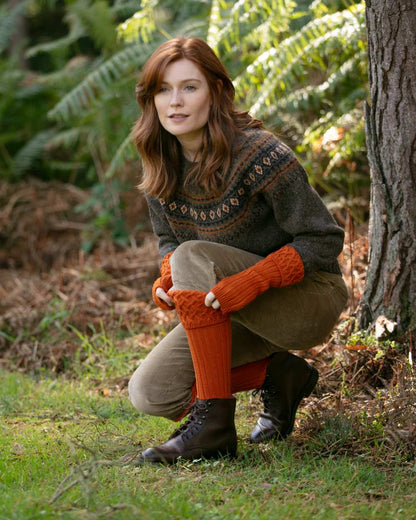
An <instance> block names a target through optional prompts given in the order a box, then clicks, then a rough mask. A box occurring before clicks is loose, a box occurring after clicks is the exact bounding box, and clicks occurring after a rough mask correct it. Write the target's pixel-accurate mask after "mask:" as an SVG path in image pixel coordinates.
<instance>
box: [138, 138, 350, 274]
mask: <svg viewBox="0 0 416 520" xmlns="http://www.w3.org/2000/svg"><path fill="white" fill-rule="evenodd" d="M233 150H234V153H233V161H232V165H231V168H230V170H229V172H228V174H227V176H226V179H225V189H224V190H223V192H222V193H221V194H219V195H213V194H210V193H207V192H206V191H204V190H203V189H201V188H199V187H197V186H194V185H192V184H190V183H188V184H186V186H183V184H182V186H181V188H180V189H178V190H177V192H176V193H175V196H174V197H173V198H171V199H169V200H165V199H163V198H160V199H158V198H152V197H148V196H147V201H148V204H149V211H150V217H151V221H152V224H153V229H154V232H155V233H156V235H157V236H158V237H159V250H160V254H161V256H165V255H166V254H167V253H169V252H170V251H173V250H174V249H175V248H176V247H177V246H178V245H179V244H180V243H182V242H185V241H187V240H208V241H212V242H218V243H221V244H226V245H230V246H234V247H237V248H240V249H243V250H246V251H250V252H252V253H255V254H258V255H261V256H267V255H268V254H269V253H271V252H273V251H276V250H278V249H280V248H281V247H283V246H284V245H291V246H292V247H294V248H295V249H296V250H297V252H298V253H299V255H300V256H301V258H302V261H303V263H304V267H305V272H310V271H313V270H316V269H321V270H325V271H328V272H333V273H339V272H340V270H339V266H338V262H337V256H338V255H339V253H340V252H341V250H342V244H343V236H344V235H343V231H342V229H341V228H340V227H339V226H337V224H336V223H335V221H334V219H333V218H332V216H331V215H330V213H329V212H328V210H327V208H326V207H325V205H324V204H323V202H322V200H321V199H320V197H319V196H318V195H317V193H316V192H315V190H314V189H313V188H312V187H311V186H310V184H309V182H308V178H307V175H306V173H305V171H304V169H303V168H302V166H301V165H300V163H299V161H298V160H297V158H296V157H295V155H294V154H293V152H292V151H291V150H290V149H289V148H288V147H287V146H286V145H284V144H283V143H282V142H281V141H279V140H278V139H277V138H276V137H275V136H274V135H273V134H271V133H270V132H267V131H266V130H259V129H254V130H246V131H245V132H243V133H242V135H239V136H238V137H237V138H236V140H235V142H234V144H233ZM188 169H189V163H188V164H185V165H184V170H183V172H182V178H185V176H186V173H187V170H188Z"/></svg>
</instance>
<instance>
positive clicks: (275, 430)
mask: <svg viewBox="0 0 416 520" xmlns="http://www.w3.org/2000/svg"><path fill="white" fill-rule="evenodd" d="M283 438H284V437H283V436H282V434H281V433H280V428H279V426H278V425H276V424H274V423H273V421H272V420H270V419H267V418H266V417H260V418H259V419H258V420H257V424H256V426H255V427H254V428H253V430H252V432H251V434H250V442H252V443H255V444H257V443H260V442H267V441H270V440H272V439H279V440H283Z"/></svg>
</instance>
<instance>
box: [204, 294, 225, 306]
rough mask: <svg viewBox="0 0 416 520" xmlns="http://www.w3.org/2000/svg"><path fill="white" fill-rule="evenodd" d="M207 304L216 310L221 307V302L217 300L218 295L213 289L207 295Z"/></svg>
mask: <svg viewBox="0 0 416 520" xmlns="http://www.w3.org/2000/svg"><path fill="white" fill-rule="evenodd" d="M205 305H206V306H207V307H212V308H213V309H216V310H218V309H220V307H221V305H220V302H219V301H218V300H217V297H216V296H215V294H214V293H213V292H211V291H210V292H209V293H208V294H207V295H206V296H205Z"/></svg>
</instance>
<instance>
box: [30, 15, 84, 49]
mask: <svg viewBox="0 0 416 520" xmlns="http://www.w3.org/2000/svg"><path fill="white" fill-rule="evenodd" d="M82 36H85V29H84V27H83V25H82V24H81V23H80V21H79V20H78V19H77V18H73V19H72V21H71V23H70V30H69V33H68V34H67V35H66V36H63V37H62V38H58V39H57V40H53V41H51V42H46V43H40V44H38V45H34V46H33V47H30V48H29V49H27V51H26V57H27V58H33V57H34V56H36V55H38V54H40V53H41V52H45V53H49V54H51V53H53V52H55V51H59V50H61V49H65V48H68V47H69V46H70V45H72V44H73V43H74V42H76V41H77V40H78V39H79V38H81V37H82Z"/></svg>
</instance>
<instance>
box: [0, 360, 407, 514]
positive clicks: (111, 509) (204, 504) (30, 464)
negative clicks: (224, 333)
mask: <svg viewBox="0 0 416 520" xmlns="http://www.w3.org/2000/svg"><path fill="white" fill-rule="evenodd" d="M86 370H87V375H89V372H88V371H89V370H90V367H87V369H86ZM100 370H101V369H100ZM80 371H81V368H80V365H78V374H77V378H76V379H72V380H70V379H67V378H65V377H57V376H55V375H51V374H49V373H47V372H45V373H42V374H40V375H39V374H38V375H37V376H33V375H32V376H31V375H29V374H21V373H18V372H5V371H3V372H0V377H1V381H2V384H1V385H0V411H1V417H2V418H1V423H0V424H1V426H0V428H1V430H0V432H1V436H0V453H1V454H2V455H1V457H0V519H1V520H3V519H5V520H6V519H7V520H26V519H51V520H52V519H53V520H55V519H71V520H72V519H73V520H75V519H76V520H81V519H82V520H84V519H85V520H89V519H120V520H130V519H137V518H140V519H143V520H159V519H160V520H162V519H163V520H165V519H169V520H170V519H178V520H180V519H188V518H189V519H204V520H205V519H206V520H220V519H227V520H228V519H239V520H240V519H241V520H243V519H244V520H251V519H253V520H254V519H256V520H263V519H264V520H266V519H270V518H272V519H273V518H277V519H280V518H282V519H283V518H284V519H296V520H303V519H305V520H309V519H311V518H313V519H322V520H330V519H331V520H332V519H334V520H339V519H345V520H346V519H357V520H358V519H359V520H363V519H380V520H387V519H406V520H411V519H416V465H415V461H414V460H413V461H412V460H409V459H405V458H404V459H403V458H401V457H398V458H397V461H396V463H394V457H390V458H389V460H390V462H389V464H380V463H378V462H377V460H380V458H382V455H383V453H385V454H387V453H388V447H386V446H382V445H380V446H378V447H376V449H377V450H378V455H379V458H378V459H377V458H371V457H367V456H365V453H364V455H362V456H356V455H349V454H348V452H346V453H342V451H340V450H339V449H338V450H337V449H334V448H333V446H334V443H335V444H336V442H337V440H339V438H340V435H339V434H340V433H342V432H344V436H346V437H348V435H350V434H349V429H348V428H349V424H350V423H349V422H348V420H347V419H346V418H343V417H338V419H336V420H333V421H332V422H331V421H327V422H324V423H323V425H322V427H321V429H320V431H319V432H318V433H317V434H316V435H315V436H313V435H311V436H309V437H307V438H305V439H304V440H302V439H301V438H300V436H299V433H298V432H296V431H295V433H294V434H293V435H292V436H291V438H289V439H288V440H287V441H286V442H283V443H277V444H266V445H264V446H252V445H250V444H249V443H248V442H247V441H246V440H245V438H246V437H247V435H248V433H249V431H250V427H251V426H252V424H253V422H254V417H255V415H253V406H252V404H251V402H250V399H249V397H248V396H247V395H243V396H241V399H240V400H239V403H238V409H237V428H238V431H239V435H240V441H239V456H238V458H237V459H235V460H227V459H223V460H218V461H215V460H214V461H195V462H183V463H177V464H175V465H173V466H169V467H165V466H160V465H142V466H137V465H135V464H134V460H135V458H136V457H137V455H138V454H139V453H140V451H141V450H142V449H143V448H145V447H147V446H150V445H152V444H153V443H157V442H160V441H162V440H165V439H166V437H167V435H168V434H169V433H170V432H171V430H172V424H171V423H169V422H168V421H165V420H163V419H159V418H151V417H145V416H142V415H140V414H139V413H137V412H136V411H135V410H134V409H133V408H132V406H131V405H130V403H129V401H128V399H127V395H126V392H125V390H121V391H118V392H116V391H112V392H110V393H106V392H103V391H102V386H100V385H98V386H97V385H94V384H93V382H92V379H91V378H90V377H84V378H83V377H82V374H81V373H80ZM101 375H103V374H101ZM301 420H302V414H301ZM341 440H343V439H342V436H341ZM344 441H345V439H344V440H343V442H344ZM331 446H332V449H331ZM373 449H374V447H373Z"/></svg>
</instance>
